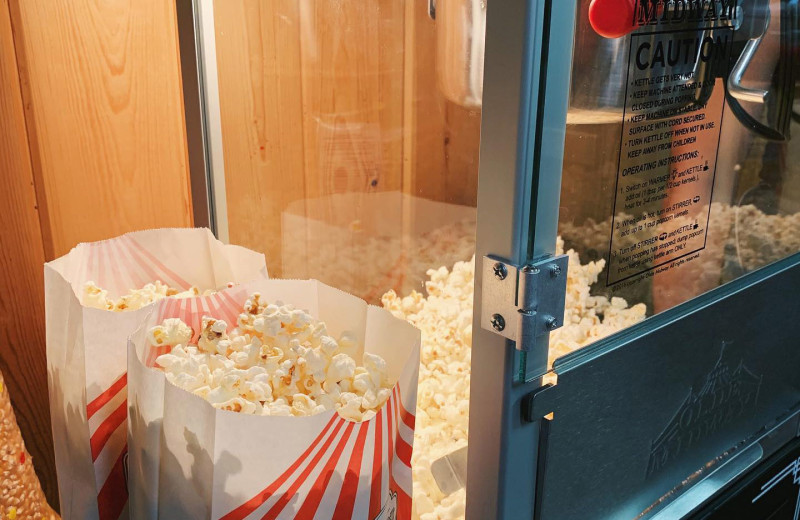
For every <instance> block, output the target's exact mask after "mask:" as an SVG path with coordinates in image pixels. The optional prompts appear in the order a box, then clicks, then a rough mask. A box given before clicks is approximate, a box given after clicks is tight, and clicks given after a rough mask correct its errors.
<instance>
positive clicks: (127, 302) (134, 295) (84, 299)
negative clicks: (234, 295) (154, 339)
mask: <svg viewBox="0 0 800 520" xmlns="http://www.w3.org/2000/svg"><path fill="white" fill-rule="evenodd" d="M232 285H233V284H231V283H229V284H228V286H229V287H231V286H232ZM214 292H215V291H213V290H207V291H205V292H201V291H200V289H198V288H197V287H190V288H189V289H187V290H185V291H179V290H178V289H175V288H172V287H170V286H168V285H166V284H164V283H161V281H159V280H156V281H155V282H153V283H148V284H145V285H144V286H143V287H142V288H141V289H131V290H130V292H129V293H128V294H125V295H123V296H120V298H119V299H118V300H113V299H112V298H109V296H108V291H107V290H105V289H101V288H100V287H98V286H97V284H96V283H94V282H92V281H88V282H86V283H85V284H83V294H82V295H81V303H83V305H85V306H86V307H92V308H94V309H103V310H107V311H116V312H122V311H134V310H137V309H141V308H142V307H145V306H146V305H150V304H151V303H153V302H154V301H157V300H161V299H163V298H169V297H172V298H192V297H195V296H208V295H210V294H213V293H214Z"/></svg>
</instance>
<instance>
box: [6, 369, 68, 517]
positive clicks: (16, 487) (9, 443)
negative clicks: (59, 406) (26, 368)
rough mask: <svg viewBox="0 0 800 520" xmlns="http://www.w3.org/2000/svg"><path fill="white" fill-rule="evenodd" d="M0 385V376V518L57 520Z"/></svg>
mask: <svg viewBox="0 0 800 520" xmlns="http://www.w3.org/2000/svg"><path fill="white" fill-rule="evenodd" d="M4 383H5V382H4V380H3V374H2V373H0V519H3V520H5V519H8V520H22V519H28V518H29V519H31V520H57V519H60V517H59V516H58V515H57V514H56V513H55V512H54V511H53V510H52V509H51V508H50V506H49V505H48V504H47V501H46V500H45V497H44V493H43V492H42V486H41V485H40V484H39V479H38V478H37V477H36V473H35V472H34V469H33V460H32V459H31V454H30V453H29V452H28V450H27V449H25V443H24V442H23V440H22V434H21V433H20V430H19V426H18V425H17V419H16V417H15V416H14V410H13V409H12V408H11V399H10V397H9V395H8V391H6V389H5V384H4Z"/></svg>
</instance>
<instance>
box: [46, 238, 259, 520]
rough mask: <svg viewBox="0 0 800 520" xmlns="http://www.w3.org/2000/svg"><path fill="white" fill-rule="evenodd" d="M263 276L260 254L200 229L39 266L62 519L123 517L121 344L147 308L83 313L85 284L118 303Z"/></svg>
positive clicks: (83, 251) (112, 243)
mask: <svg viewBox="0 0 800 520" xmlns="http://www.w3.org/2000/svg"><path fill="white" fill-rule="evenodd" d="M266 277H267V269H266V265H265V261H264V256H263V255H262V254H260V253H255V252H253V251H250V250H247V249H244V248H241V247H238V246H230V245H225V244H223V243H221V242H219V241H217V240H216V239H215V238H214V236H213V235H212V234H211V232H209V231H208V230H205V229H160V230H151V231H140V232H135V233H129V234H127V235H122V236H120V237H117V238H114V239H111V240H105V241H102V242H92V243H83V244H79V245H78V246H76V247H75V248H74V249H73V250H72V251H70V252H69V253H68V254H67V255H65V256H63V257H61V258H58V259H57V260H54V261H52V262H49V263H47V264H45V300H46V320H47V365H48V379H49V388H50V415H51V419H52V423H53V440H54V444H55V455H56V468H57V470H58V485H59V496H60V500H61V512H62V515H63V518H64V519H65V520H69V519H80V520H84V519H99V520H116V519H118V518H128V512H127V490H126V483H125V475H124V468H123V466H124V462H125V458H126V455H125V454H126V450H127V428H126V421H127V404H126V403H127V394H128V392H127V375H126V368H127V348H126V345H127V338H128V336H129V335H130V334H131V333H132V332H133V331H134V330H135V329H136V328H137V326H138V325H139V324H140V323H141V321H142V319H144V317H145V316H146V315H147V314H148V313H149V312H150V310H151V307H152V306H153V304H151V305H149V306H146V307H144V308H142V309H139V310H133V311H125V312H112V311H107V310H100V309H94V308H89V307H84V306H83V305H81V301H80V297H81V294H82V290H83V285H84V283H85V282H86V281H90V280H91V281H93V282H95V283H96V284H97V285H98V286H100V287H102V288H104V289H107V290H108V291H109V296H110V297H113V298H117V297H118V296H120V295H123V294H126V293H128V292H129V291H130V289H133V288H136V289H138V288H141V287H142V286H143V285H145V284H147V283H151V282H154V281H156V280H160V281H161V282H163V283H166V284H168V285H170V286H171V287H174V288H176V289H181V290H185V289H188V288H190V287H191V286H196V287H198V288H199V289H201V290H205V289H217V288H220V287H225V286H226V284H227V283H228V282H246V281H250V280H253V279H255V278H266ZM172 300H176V299H174V298H170V299H168V301H172ZM198 300H199V298H188V299H186V300H181V302H182V305H193V304H195V303H196V302H197V301H198Z"/></svg>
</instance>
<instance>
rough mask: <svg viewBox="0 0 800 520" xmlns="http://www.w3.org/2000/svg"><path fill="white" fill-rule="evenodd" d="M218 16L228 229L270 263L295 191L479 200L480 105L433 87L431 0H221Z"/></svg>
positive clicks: (276, 264) (298, 195) (277, 265)
mask: <svg viewBox="0 0 800 520" xmlns="http://www.w3.org/2000/svg"><path fill="white" fill-rule="evenodd" d="M214 17H215V30H216V43H217V65H218V68H219V90H220V111H221V118H222V135H223V153H224V159H225V161H224V164H225V182H226V189H227V205H228V219H229V232H230V239H231V242H234V243H238V244H241V245H244V246H246V247H250V248H253V249H256V250H259V251H264V252H265V253H266V255H267V262H268V265H269V267H270V271H271V273H272V274H273V275H280V274H281V260H282V258H281V238H282V235H281V233H282V230H281V214H282V213H283V212H284V211H285V210H286V209H287V207H288V206H289V205H290V204H291V203H292V202H295V201H299V200H301V199H304V198H318V197H323V196H326V195H331V194H337V193H362V194H368V193H371V192H375V191H404V192H406V193H411V194H414V195H416V196H420V197H424V198H427V199H431V200H437V201H444V202H450V203H454V204H463V205H472V206H474V205H475V204H476V192H477V171H478V143H479V139H480V111H479V110H469V109H465V108H462V107H460V106H458V105H456V104H453V103H451V102H449V101H447V100H445V99H444V97H443V96H442V95H441V93H440V92H439V89H438V88H437V85H436V76H435V59H436V58H435V48H436V46H435V24H434V22H433V20H431V19H430V18H429V16H428V14H427V2H422V1H415V0H405V1H404V0H375V1H370V2H341V1H318V2H311V1H304V0H272V1H265V0H237V1H219V0H218V1H216V2H215V4H214ZM315 210H316V211H315V214H316V215H320V214H321V215H323V217H325V215H326V208H315ZM329 211H333V210H332V209H331V210H329ZM396 218H397V220H401V219H402V218H403V217H402V215H400V214H398V215H397V216H396Z"/></svg>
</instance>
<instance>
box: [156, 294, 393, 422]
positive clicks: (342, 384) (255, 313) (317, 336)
mask: <svg viewBox="0 0 800 520" xmlns="http://www.w3.org/2000/svg"><path fill="white" fill-rule="evenodd" d="M228 328H229V327H228V324H227V323H226V322H225V321H223V320H217V319H214V318H212V317H210V316H204V317H203V318H202V323H201V327H200V329H201V330H200V334H199V338H198V340H197V345H191V344H190V341H191V338H192V330H191V328H190V327H189V326H188V325H186V324H185V323H183V322H182V321H181V320H179V319H177V318H170V319H167V320H165V321H164V322H163V323H162V324H160V325H157V326H155V327H152V328H151V329H150V330H149V331H148V335H147V340H148V342H149V344H150V345H153V346H164V345H170V346H172V349H171V350H170V352H169V353H166V354H162V355H160V356H158V357H157V358H156V366H157V367H159V368H161V369H162V370H163V371H164V373H165V376H166V378H167V380H168V381H169V382H170V383H171V384H174V385H176V386H178V387H180V388H183V389H184V390H186V391H188V392H192V393H194V394H195V395H198V396H200V397H202V398H203V399H205V400H206V401H208V402H209V403H210V404H211V405H212V406H214V407H216V408H219V409H222V410H228V411H232V412H238V413H249V414H256V415H281V416H290V415H291V416H309V415H315V414H319V413H323V412H326V411H330V410H337V411H338V412H339V414H340V415H341V416H342V417H344V418H346V419H349V420H352V421H364V420H369V419H371V418H373V417H375V415H376V413H377V410H379V409H380V408H381V407H382V406H383V405H384V403H386V401H387V400H388V399H389V397H391V389H392V386H393V383H392V382H391V381H390V380H389V375H388V366H387V364H386V361H385V360H384V359H383V358H381V357H380V356H377V355H375V354H370V353H365V354H364V355H363V357H362V364H361V365H359V364H358V363H357V362H356V360H355V359H354V358H353V357H351V355H350V354H349V353H351V352H352V353H354V352H356V351H357V350H358V349H359V341H358V338H357V336H356V335H355V334H354V333H352V332H346V333H343V334H342V336H341V337H340V338H339V339H338V340H337V339H335V338H333V337H331V336H328V335H327V329H326V327H325V324H324V323H323V322H321V321H319V320H317V319H315V318H314V317H313V316H311V315H310V314H309V313H307V312H306V311H303V310H300V309H295V308H294V307H292V306H291V305H283V304H282V303H280V302H275V303H267V302H264V301H262V299H261V296H260V295H259V294H258V293H255V294H253V295H251V297H250V298H249V299H248V300H247V301H246V302H245V305H244V308H243V312H242V313H241V314H240V315H239V317H238V318H237V324H236V327H235V328H233V329H231V330H230V331H228Z"/></svg>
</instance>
